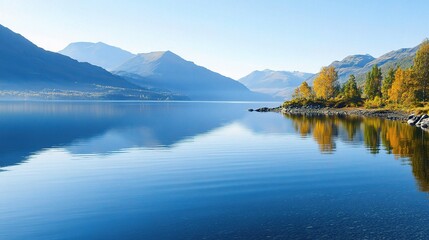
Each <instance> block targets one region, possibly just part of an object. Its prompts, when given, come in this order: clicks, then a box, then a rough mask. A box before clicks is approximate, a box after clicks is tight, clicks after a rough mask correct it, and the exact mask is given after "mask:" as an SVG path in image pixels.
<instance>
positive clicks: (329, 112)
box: [249, 107, 409, 122]
mask: <svg viewBox="0 0 429 240" xmlns="http://www.w3.org/2000/svg"><path fill="white" fill-rule="evenodd" d="M249 111H256V112H281V113H284V114H295V115H306V116H318V115H325V116H361V117H379V118H385V119H390V120H400V121H404V122H405V121H407V120H408V117H409V115H408V114H407V113H405V112H401V111H393V110H377V109H361V108H321V107H300V108H296V107H291V108H284V107H276V108H267V107H264V108H258V109H249Z"/></svg>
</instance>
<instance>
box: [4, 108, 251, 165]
mask: <svg viewBox="0 0 429 240" xmlns="http://www.w3.org/2000/svg"><path fill="white" fill-rule="evenodd" d="M245 113H246V109H245V108H243V106H239V105H237V104H220V103H192V107H189V103H184V102H183V103H180V102H170V103H157V102H145V103H136V102H129V103H124V102H118V103H115V102H112V103H105V102H104V103H103V102H74V103H71V102H56V103H52V102H3V103H0V116H1V118H0V136H1V141H0V167H5V166H10V165H16V164H19V163H21V162H23V161H25V159H27V158H28V157H29V156H30V155H32V154H34V153H35V152H38V151H41V150H43V149H48V148H53V147H65V148H67V149H68V150H69V151H70V152H72V153H76V154H89V153H96V154H100V153H109V152H115V151H120V150H121V149H124V148H131V147H143V148H155V147H156V148H158V147H165V148H168V147H171V146H172V145H174V144H175V143H177V142H179V141H181V140H183V139H186V138H189V137H192V136H196V135H198V134H202V133H205V132H208V131H210V130H212V129H215V128H218V127H221V126H223V125H225V124H227V123H230V122H231V121H233V120H235V119H237V118H240V117H242V116H243V115H244V114H245Z"/></svg>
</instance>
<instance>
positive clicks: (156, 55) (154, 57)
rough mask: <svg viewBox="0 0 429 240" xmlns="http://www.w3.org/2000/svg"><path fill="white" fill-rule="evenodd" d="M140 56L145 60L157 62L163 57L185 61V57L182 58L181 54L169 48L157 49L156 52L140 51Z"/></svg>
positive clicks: (164, 58)
mask: <svg viewBox="0 0 429 240" xmlns="http://www.w3.org/2000/svg"><path fill="white" fill-rule="evenodd" d="M138 56H139V57H140V59H142V60H144V61H145V62H155V61H159V60H161V59H163V60H179V61H185V60H184V59H183V58H181V57H180V56H178V55H177V54H175V53H173V52H171V51H169V50H167V51H155V52H149V53H139V54H138Z"/></svg>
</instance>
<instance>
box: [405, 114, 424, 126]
mask: <svg viewBox="0 0 429 240" xmlns="http://www.w3.org/2000/svg"><path fill="white" fill-rule="evenodd" d="M420 118H421V116H420V115H414V114H411V115H410V116H409V117H408V121H407V123H408V124H410V125H411V126H415V125H416V123H417V122H418V121H419V120H420Z"/></svg>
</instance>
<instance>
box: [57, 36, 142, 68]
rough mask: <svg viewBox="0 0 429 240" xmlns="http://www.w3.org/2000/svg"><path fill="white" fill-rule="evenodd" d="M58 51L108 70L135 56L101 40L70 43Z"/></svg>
mask: <svg viewBox="0 0 429 240" xmlns="http://www.w3.org/2000/svg"><path fill="white" fill-rule="evenodd" d="M59 53H61V54H63V55H66V56H69V57H71V58H73V59H76V60H78V61H79V62H88V63H91V64H93V65H96V66H100V67H102V68H104V69H106V70H108V71H112V70H114V69H115V68H116V67H118V66H119V65H121V64H122V63H124V62H126V61H128V60H129V59H131V58H133V57H135V55H134V54H132V53H130V52H128V51H125V50H123V49H120V48H117V47H113V46H110V45H107V44H105V43H102V42H98V43H89V42H77V43H71V44H69V45H68V46H67V47H66V48H64V49H63V50H61V51H59Z"/></svg>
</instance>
